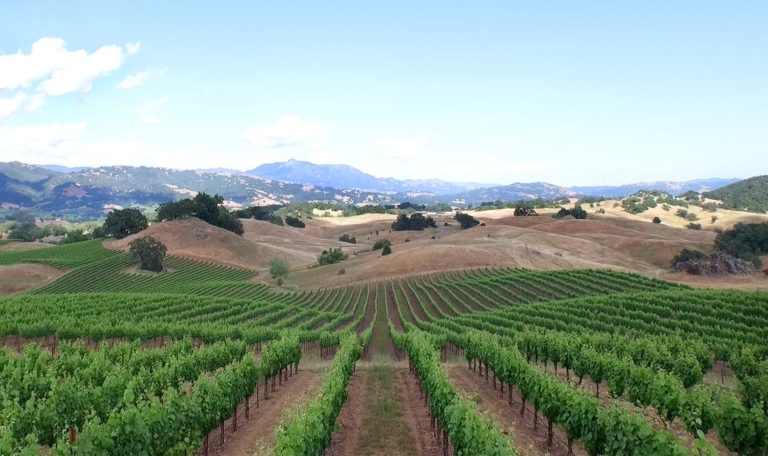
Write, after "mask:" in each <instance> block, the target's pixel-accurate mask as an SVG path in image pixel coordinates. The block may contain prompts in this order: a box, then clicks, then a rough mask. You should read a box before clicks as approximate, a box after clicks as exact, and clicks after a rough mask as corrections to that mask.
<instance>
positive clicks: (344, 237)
mask: <svg viewBox="0 0 768 456" xmlns="http://www.w3.org/2000/svg"><path fill="white" fill-rule="evenodd" d="M339 241H341V242H348V243H350V244H357V239H355V238H354V237H352V236H350V235H348V234H346V233H345V234H342V235H341V237H339Z"/></svg>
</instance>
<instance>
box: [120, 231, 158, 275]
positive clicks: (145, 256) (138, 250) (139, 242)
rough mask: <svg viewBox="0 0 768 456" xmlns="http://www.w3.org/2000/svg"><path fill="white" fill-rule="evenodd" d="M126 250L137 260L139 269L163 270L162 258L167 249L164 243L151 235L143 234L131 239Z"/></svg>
mask: <svg viewBox="0 0 768 456" xmlns="http://www.w3.org/2000/svg"><path fill="white" fill-rule="evenodd" d="M128 251H129V252H131V254H133V256H134V257H135V258H136V259H138V260H139V269H144V270H147V271H152V272H162V271H163V269H164V268H163V259H164V258H165V253H166V252H167V251H168V249H167V248H166V247H165V244H163V243H162V242H160V241H158V240H157V239H155V238H153V237H152V236H144V237H140V238H136V239H134V240H132V241H131V243H130V244H128Z"/></svg>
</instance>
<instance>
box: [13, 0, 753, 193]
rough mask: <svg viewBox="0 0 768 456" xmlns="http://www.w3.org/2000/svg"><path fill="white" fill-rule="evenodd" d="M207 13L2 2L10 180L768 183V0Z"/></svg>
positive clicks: (134, 5)
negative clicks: (280, 168)
mask: <svg viewBox="0 0 768 456" xmlns="http://www.w3.org/2000/svg"><path fill="white" fill-rule="evenodd" d="M202 3H203V2H170V1H169V2H151V1H145V2H140V1H136V2H109V1H98V2H97V1H93V2H84V1H68V2H59V1H21V0H4V1H2V2H1V3H0V17H2V18H4V19H3V26H2V29H0V160H2V161H6V160H22V161H26V162H34V163H58V164H66V165H88V166H93V165H105V164H130V165H151V166H168V167H175V168H211V167H226V168H237V169H250V168H253V167H255V166H257V165H259V164H261V163H265V162H271V161H280V160H286V159H288V158H297V159H306V160H311V161H315V162H320V163H347V164H350V165H353V166H357V167H359V168H361V169H362V170H364V171H366V172H369V173H372V174H374V175H378V176H394V177H399V178H426V177H440V178H444V179H450V180H472V181H484V182H498V183H509V182H514V181H547V182H551V183H556V184H561V185H588V184H620V183H627V182H634V181H647V180H657V179H671V180H684V179H691V178H700V177H715V176H719V177H748V176H751V175H755V174H760V173H763V174H765V173H766V172H768V158H767V157H768V27H766V24H768V3H766V2H758V1H752V2H747V1H734V2H719V1H693V0H691V1H642V2H641V1H637V2H608V1H603V2H587V1H562V2H557V1H548V2H541V1H503V2H483V1H480V2H453V1H449V2H445V1H442V2H436V1H435V2H432V1H415V2H414V1H411V2H405V1H388V2H342V1H335V2H310V1H282V2H277V1H262V2H216V3H213V2H210V4H209V5H202ZM246 4H247V5H246Z"/></svg>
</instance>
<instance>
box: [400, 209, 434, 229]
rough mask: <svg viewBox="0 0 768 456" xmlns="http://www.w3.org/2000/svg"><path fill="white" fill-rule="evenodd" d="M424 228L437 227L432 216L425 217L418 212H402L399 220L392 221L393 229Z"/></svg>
mask: <svg viewBox="0 0 768 456" xmlns="http://www.w3.org/2000/svg"><path fill="white" fill-rule="evenodd" d="M424 228H437V224H436V223H435V220H434V219H433V218H432V217H424V215H423V214H420V213H418V212H417V213H415V214H411V215H410V216H408V215H406V214H400V215H398V216H397V220H395V221H394V222H392V229H393V230H395V231H422V230H424Z"/></svg>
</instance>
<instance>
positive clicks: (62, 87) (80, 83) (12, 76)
mask: <svg viewBox="0 0 768 456" xmlns="http://www.w3.org/2000/svg"><path fill="white" fill-rule="evenodd" d="M129 51H130V50H129V49H126V50H123V48H121V47H120V46H116V45H108V46H102V47H100V48H99V49H97V50H96V51H94V52H90V53H89V52H88V51H86V50H84V49H80V50H76V51H69V50H67V49H66V47H65V42H64V40H62V39H61V38H51V37H44V38H40V39H39V40H37V41H36V42H35V43H34V44H33V45H32V49H31V50H30V52H29V53H26V54H25V53H23V52H22V51H20V50H19V51H17V52H16V53H15V54H7V55H0V91H16V90H19V89H25V88H31V87H32V86H33V85H35V84H36V86H35V89H36V91H37V93H38V95H37V96H36V97H31V98H30V101H29V105H28V106H27V108H26V109H27V110H28V111H34V110H36V109H38V108H39V107H40V106H41V105H42V104H43V101H44V97H46V96H60V95H65V94H68V93H72V92H87V91H89V90H90V89H91V87H92V86H93V82H94V81H95V80H96V79H98V78H100V77H103V76H105V75H107V74H109V73H111V72H112V71H114V70H116V69H118V68H120V66H122V64H123V62H124V61H125V56H126V52H127V53H128V54H130V53H131V52H129ZM18 96H19V93H18V92H17V93H16V95H15V96H14V99H16V98H17V97H18ZM16 109H18V106H17V107H16Z"/></svg>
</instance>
